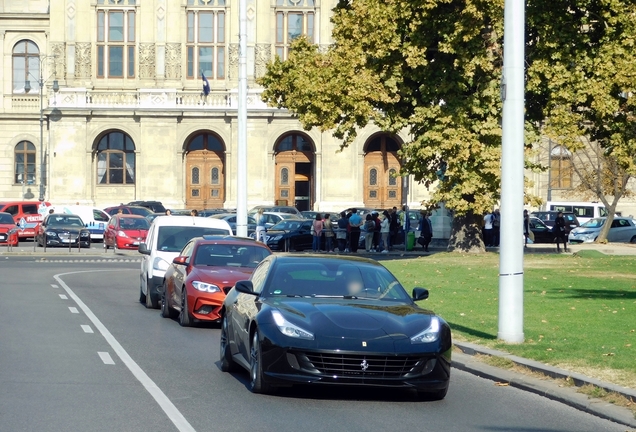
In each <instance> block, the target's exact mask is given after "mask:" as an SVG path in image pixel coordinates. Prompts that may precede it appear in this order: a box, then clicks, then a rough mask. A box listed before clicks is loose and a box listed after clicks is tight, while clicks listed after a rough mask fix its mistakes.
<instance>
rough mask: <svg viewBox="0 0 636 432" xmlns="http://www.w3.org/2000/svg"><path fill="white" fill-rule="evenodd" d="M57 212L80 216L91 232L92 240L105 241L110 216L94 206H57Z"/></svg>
mask: <svg viewBox="0 0 636 432" xmlns="http://www.w3.org/2000/svg"><path fill="white" fill-rule="evenodd" d="M55 212H56V213H66V214H73V215H77V216H79V217H80V218H81V219H82V222H84V225H86V229H88V230H89V231H90V233H91V240H103V239H104V231H105V230H106V225H108V221H109V220H110V216H109V215H108V213H106V212H105V211H103V210H101V209H98V208H97V207H93V206H85V205H69V206H55Z"/></svg>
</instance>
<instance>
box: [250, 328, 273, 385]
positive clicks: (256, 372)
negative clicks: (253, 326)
mask: <svg viewBox="0 0 636 432" xmlns="http://www.w3.org/2000/svg"><path fill="white" fill-rule="evenodd" d="M250 390H251V391H252V393H263V394H265V393H270V392H271V391H272V390H273V388H272V386H270V385H268V384H267V383H265V382H264V381H263V356H262V354H261V342H260V338H259V336H258V330H256V331H255V332H254V335H253V336H252V344H251V345H250Z"/></svg>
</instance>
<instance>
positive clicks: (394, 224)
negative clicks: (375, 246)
mask: <svg viewBox="0 0 636 432" xmlns="http://www.w3.org/2000/svg"><path fill="white" fill-rule="evenodd" d="M389 217H390V218H389V250H391V249H393V245H394V244H396V242H397V233H398V231H399V226H400V225H399V222H398V215H397V207H393V208H392V209H391V213H389Z"/></svg>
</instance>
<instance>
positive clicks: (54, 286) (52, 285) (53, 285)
mask: <svg viewBox="0 0 636 432" xmlns="http://www.w3.org/2000/svg"><path fill="white" fill-rule="evenodd" d="M51 287H53V288H59V286H57V285H55V284H51Z"/></svg>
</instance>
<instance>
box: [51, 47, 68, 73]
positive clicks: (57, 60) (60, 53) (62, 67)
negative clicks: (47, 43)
mask: <svg viewBox="0 0 636 432" xmlns="http://www.w3.org/2000/svg"><path fill="white" fill-rule="evenodd" d="M51 55H52V56H53V58H54V60H53V73H54V76H55V77H56V78H57V79H65V78H66V44H65V43H64V42H51Z"/></svg>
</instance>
